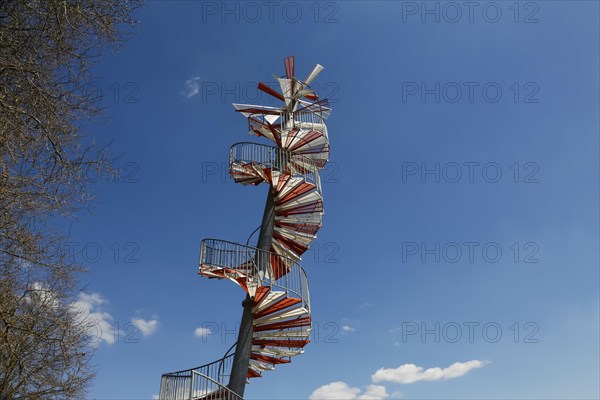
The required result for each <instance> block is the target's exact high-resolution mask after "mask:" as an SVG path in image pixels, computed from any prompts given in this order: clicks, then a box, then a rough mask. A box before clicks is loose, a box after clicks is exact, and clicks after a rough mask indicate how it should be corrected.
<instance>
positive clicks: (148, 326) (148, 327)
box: [131, 318, 158, 336]
mask: <svg viewBox="0 0 600 400" xmlns="http://www.w3.org/2000/svg"><path fill="white" fill-rule="evenodd" d="M131 322H132V323H133V324H135V326H137V327H138V329H139V330H140V332H142V335H144V336H149V335H152V334H153V333H154V332H156V330H157V329H158V319H150V320H145V319H143V318H132V319H131Z"/></svg>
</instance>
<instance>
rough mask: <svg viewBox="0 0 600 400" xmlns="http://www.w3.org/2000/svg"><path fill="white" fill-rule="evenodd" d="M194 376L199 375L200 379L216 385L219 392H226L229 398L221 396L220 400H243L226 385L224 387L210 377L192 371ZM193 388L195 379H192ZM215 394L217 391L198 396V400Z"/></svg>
mask: <svg viewBox="0 0 600 400" xmlns="http://www.w3.org/2000/svg"><path fill="white" fill-rule="evenodd" d="M192 374H196V375H199V376H200V377H202V378H204V379H207V380H208V381H210V382H212V383H214V384H216V385H217V386H218V387H219V389H217V390H224V391H225V393H227V395H228V396H227V397H223V396H221V395H219V397H218V399H219V400H230V399H231V400H243V398H242V396H240V395H239V394H237V393H236V392H234V391H233V390H231V389H229V388H228V387H227V386H225V385H223V384H221V383H219V382H217V381H215V380H214V379H212V378H211V377H210V376H206V375H204V374H203V373H201V372H197V371H192ZM191 387H192V388H194V379H193V378H192V384H191ZM214 392H215V391H211V392H208V393H205V394H204V395H203V396H197V398H200V399H201V398H203V397H208V396H209V395H210V394H211V393H214ZM192 395H193V393H192Z"/></svg>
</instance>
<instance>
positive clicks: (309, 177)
mask: <svg viewBox="0 0 600 400" xmlns="http://www.w3.org/2000/svg"><path fill="white" fill-rule="evenodd" d="M235 163H237V164H257V165H260V166H262V167H263V168H269V169H271V170H273V171H278V172H284V173H289V174H291V175H292V176H294V175H295V176H302V177H303V178H304V180H305V181H307V182H309V183H312V184H313V185H315V186H316V188H317V190H318V191H319V192H321V178H320V175H319V167H318V166H317V165H316V164H315V162H314V161H313V160H312V159H311V158H309V157H306V156H305V155H302V154H299V153H294V152H292V151H289V150H286V149H283V148H279V147H274V146H268V145H264V144H259V143H252V142H238V143H235V144H234V145H232V146H231V148H230V149H229V165H230V166H231V165H233V164H235Z"/></svg>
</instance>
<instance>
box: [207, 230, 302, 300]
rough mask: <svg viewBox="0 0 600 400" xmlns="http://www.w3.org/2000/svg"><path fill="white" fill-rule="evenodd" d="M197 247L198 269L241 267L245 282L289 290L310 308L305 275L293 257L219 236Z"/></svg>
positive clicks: (233, 268) (232, 268)
mask: <svg viewBox="0 0 600 400" xmlns="http://www.w3.org/2000/svg"><path fill="white" fill-rule="evenodd" d="M200 248H201V249H200V265H199V272H200V271H202V269H203V266H210V267H216V268H219V269H229V270H235V269H237V268H239V267H241V266H245V268H244V269H243V271H244V272H243V274H244V275H245V276H246V281H247V283H250V284H251V285H252V284H253V285H255V286H268V287H271V288H275V289H276V290H281V291H285V292H287V293H288V294H290V293H291V294H293V295H295V296H297V297H298V298H299V299H300V300H302V303H303V304H302V306H303V307H305V308H306V309H307V310H309V309H310V298H309V288H308V278H307V276H306V271H304V269H303V268H302V267H301V266H300V265H299V264H298V263H297V261H296V260H294V259H292V258H290V257H285V256H281V255H279V254H277V253H273V252H270V251H265V250H261V249H259V248H257V247H252V246H244V245H241V244H239V243H234V242H230V241H227V240H220V239H212V238H209V239H204V240H202V242H201V245H200ZM261 261H262V262H261ZM260 265H267V266H268V269H267V271H261V270H260V269H259V267H258V266H260Z"/></svg>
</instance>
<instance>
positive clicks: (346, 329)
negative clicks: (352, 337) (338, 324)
mask: <svg viewBox="0 0 600 400" xmlns="http://www.w3.org/2000/svg"><path fill="white" fill-rule="evenodd" d="M342 330H343V331H344V332H355V331H356V328H353V327H351V326H350V325H343V326H342Z"/></svg>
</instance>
